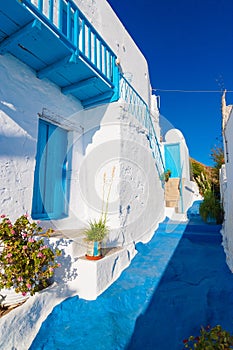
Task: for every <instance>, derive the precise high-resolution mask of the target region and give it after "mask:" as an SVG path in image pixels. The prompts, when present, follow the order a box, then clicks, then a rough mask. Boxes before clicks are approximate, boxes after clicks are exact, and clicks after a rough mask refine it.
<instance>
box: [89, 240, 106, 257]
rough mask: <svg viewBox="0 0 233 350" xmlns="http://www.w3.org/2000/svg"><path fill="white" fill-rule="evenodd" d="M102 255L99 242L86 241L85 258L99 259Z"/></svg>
mask: <svg viewBox="0 0 233 350" xmlns="http://www.w3.org/2000/svg"><path fill="white" fill-rule="evenodd" d="M102 257H103V256H102V249H101V242H97V241H88V243H87V253H86V258H87V259H88V260H99V259H101V258H102Z"/></svg>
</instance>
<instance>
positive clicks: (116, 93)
mask: <svg viewBox="0 0 233 350" xmlns="http://www.w3.org/2000/svg"><path fill="white" fill-rule="evenodd" d="M111 60H112V81H113V85H114V94H113V96H112V98H111V102H114V101H117V100H118V99H119V97H120V71H119V68H118V66H117V65H116V57H115V56H111Z"/></svg>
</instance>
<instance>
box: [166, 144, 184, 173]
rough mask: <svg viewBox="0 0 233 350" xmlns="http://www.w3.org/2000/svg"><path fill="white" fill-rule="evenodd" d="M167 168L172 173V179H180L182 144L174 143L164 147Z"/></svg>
mask: <svg viewBox="0 0 233 350" xmlns="http://www.w3.org/2000/svg"><path fill="white" fill-rule="evenodd" d="M164 147H165V149H164V155H165V167H166V170H170V171H171V177H176V178H177V177H180V175H181V161H180V144H179V143H173V144H170V145H165V146H164Z"/></svg>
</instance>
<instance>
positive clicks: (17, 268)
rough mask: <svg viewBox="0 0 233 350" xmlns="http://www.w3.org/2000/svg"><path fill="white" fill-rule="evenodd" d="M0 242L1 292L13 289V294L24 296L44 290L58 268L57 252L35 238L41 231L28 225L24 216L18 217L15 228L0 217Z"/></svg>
mask: <svg viewBox="0 0 233 350" xmlns="http://www.w3.org/2000/svg"><path fill="white" fill-rule="evenodd" d="M1 218H2V222H1V223H0V242H1V244H0V245H1V248H2V251H1V253H0V289H1V288H11V287H14V288H15V291H16V293H19V292H21V293H22V294H23V295H26V294H27V293H30V294H31V295H33V294H35V292H37V291H39V290H41V289H42V288H45V287H47V285H48V279H49V278H51V277H52V276H53V274H54V269H55V268H57V267H59V266H60V264H58V263H56V261H55V259H56V257H57V256H59V255H60V251H59V250H56V252H53V250H52V249H51V248H49V247H48V246H47V245H45V243H44V239H43V238H39V237H38V234H40V233H41V232H42V228H41V227H40V226H38V224H37V223H35V222H32V223H31V222H29V220H28V218H27V216H26V215H22V216H21V217H19V218H18V219H17V220H16V221H15V223H14V224H12V222H11V221H10V219H9V218H8V217H6V216H5V215H1ZM51 231H52V230H51V229H49V230H47V231H46V235H49V233H51Z"/></svg>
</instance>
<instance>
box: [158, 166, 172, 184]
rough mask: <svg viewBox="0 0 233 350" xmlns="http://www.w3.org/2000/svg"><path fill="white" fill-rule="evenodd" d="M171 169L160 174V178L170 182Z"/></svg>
mask: <svg viewBox="0 0 233 350" xmlns="http://www.w3.org/2000/svg"><path fill="white" fill-rule="evenodd" d="M171 174H172V172H171V170H169V169H168V170H166V171H165V172H164V173H163V174H161V175H160V180H161V181H165V182H168V180H169V178H170V177H171Z"/></svg>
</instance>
